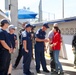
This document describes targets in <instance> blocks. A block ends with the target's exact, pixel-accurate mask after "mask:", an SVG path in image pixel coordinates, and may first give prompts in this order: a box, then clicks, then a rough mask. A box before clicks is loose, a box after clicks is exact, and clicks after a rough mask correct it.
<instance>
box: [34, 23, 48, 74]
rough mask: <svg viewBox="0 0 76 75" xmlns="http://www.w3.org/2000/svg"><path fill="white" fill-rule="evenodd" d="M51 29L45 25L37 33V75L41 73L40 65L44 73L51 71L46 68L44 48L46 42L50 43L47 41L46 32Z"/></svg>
mask: <svg viewBox="0 0 76 75" xmlns="http://www.w3.org/2000/svg"><path fill="white" fill-rule="evenodd" d="M47 28H49V26H48V24H47V23H44V24H43V26H42V28H40V29H39V30H38V31H37V32H36V38H35V40H36V43H35V61H36V71H37V73H40V63H41V64H42V68H43V71H44V72H49V70H48V69H47V68H46V60H45V56H44V51H45V50H44V48H45V42H48V40H47V39H45V35H46V32H45V31H46V30H47Z"/></svg>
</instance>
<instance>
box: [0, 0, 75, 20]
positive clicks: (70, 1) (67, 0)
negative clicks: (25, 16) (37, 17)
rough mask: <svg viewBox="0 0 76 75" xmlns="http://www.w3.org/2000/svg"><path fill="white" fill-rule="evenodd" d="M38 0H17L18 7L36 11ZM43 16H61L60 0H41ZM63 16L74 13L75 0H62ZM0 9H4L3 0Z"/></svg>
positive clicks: (56, 17)
mask: <svg viewBox="0 0 76 75" xmlns="http://www.w3.org/2000/svg"><path fill="white" fill-rule="evenodd" d="M39 1H40V0H18V8H19V9H20V8H21V9H22V8H23V7H26V8H28V7H29V8H30V10H31V11H34V12H36V13H38V6H39ZM42 4H43V6H42V9H43V18H45V19H46V18H48V19H49V17H50V20H51V19H54V15H55V19H60V18H62V0H42ZM64 8H65V9H64V17H72V16H75V15H76V0H64ZM0 9H4V0H0Z"/></svg>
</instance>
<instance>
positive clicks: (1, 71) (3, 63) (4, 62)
mask: <svg viewBox="0 0 76 75" xmlns="http://www.w3.org/2000/svg"><path fill="white" fill-rule="evenodd" d="M10 59H11V55H10V53H9V52H8V51H7V50H5V51H3V52H2V53H1V54H0V75H7V74H8V69H9V64H10Z"/></svg>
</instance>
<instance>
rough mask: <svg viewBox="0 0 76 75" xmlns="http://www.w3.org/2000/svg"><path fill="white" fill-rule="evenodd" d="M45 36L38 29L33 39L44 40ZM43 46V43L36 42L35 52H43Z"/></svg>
mask: <svg viewBox="0 0 76 75" xmlns="http://www.w3.org/2000/svg"><path fill="white" fill-rule="evenodd" d="M45 35H46V32H45V31H42V29H39V30H38V31H37V32H36V35H35V37H36V38H39V39H45ZM44 46H45V44H44V42H38V41H36V44H35V47H36V49H37V50H44Z"/></svg>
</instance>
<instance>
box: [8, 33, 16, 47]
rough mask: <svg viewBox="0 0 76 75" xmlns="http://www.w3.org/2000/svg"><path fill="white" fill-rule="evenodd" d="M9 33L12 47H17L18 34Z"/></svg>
mask: <svg viewBox="0 0 76 75" xmlns="http://www.w3.org/2000/svg"><path fill="white" fill-rule="evenodd" d="M8 34H9V38H10V42H11V44H12V48H15V41H16V40H17V36H16V35H15V34H10V33H8Z"/></svg>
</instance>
